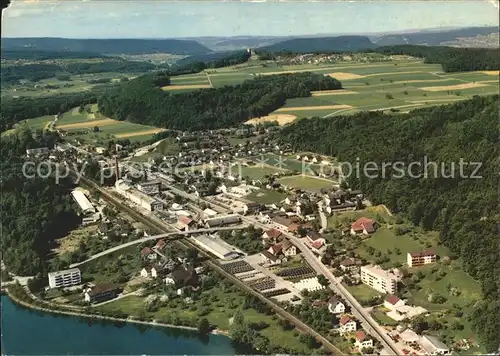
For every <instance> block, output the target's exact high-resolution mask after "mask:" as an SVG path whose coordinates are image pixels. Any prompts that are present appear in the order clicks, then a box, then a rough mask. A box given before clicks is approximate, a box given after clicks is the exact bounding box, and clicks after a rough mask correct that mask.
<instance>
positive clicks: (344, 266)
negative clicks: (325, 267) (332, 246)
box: [339, 258, 358, 272]
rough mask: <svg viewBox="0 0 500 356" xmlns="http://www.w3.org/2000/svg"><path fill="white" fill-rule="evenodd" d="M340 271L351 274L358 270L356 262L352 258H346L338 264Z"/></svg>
mask: <svg viewBox="0 0 500 356" xmlns="http://www.w3.org/2000/svg"><path fill="white" fill-rule="evenodd" d="M339 266H340V269H341V270H342V271H344V272H353V271H356V270H357V269H358V265H357V264H356V260H355V259H354V258H347V259H345V260H343V261H342V262H340V264H339Z"/></svg>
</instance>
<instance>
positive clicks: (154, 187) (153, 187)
mask: <svg viewBox="0 0 500 356" xmlns="http://www.w3.org/2000/svg"><path fill="white" fill-rule="evenodd" d="M160 187H161V182H160V181H159V180H150V181H147V182H141V183H138V184H137V189H138V190H140V191H141V192H143V193H144V194H148V195H153V194H158V193H159V192H160Z"/></svg>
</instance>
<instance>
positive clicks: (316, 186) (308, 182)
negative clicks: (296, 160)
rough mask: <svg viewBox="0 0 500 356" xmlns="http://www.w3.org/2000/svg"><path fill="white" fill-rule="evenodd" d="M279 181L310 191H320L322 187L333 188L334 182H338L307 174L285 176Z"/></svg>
mask: <svg viewBox="0 0 500 356" xmlns="http://www.w3.org/2000/svg"><path fill="white" fill-rule="evenodd" d="M279 182H280V183H281V184H283V185H284V186H287V187H293V188H298V189H303V190H309V191H320V190H321V189H322V188H331V187H332V186H333V185H334V184H336V182H334V181H331V180H328V179H323V178H316V177H312V176H307V175H296V176H289V177H283V178H280V179H279Z"/></svg>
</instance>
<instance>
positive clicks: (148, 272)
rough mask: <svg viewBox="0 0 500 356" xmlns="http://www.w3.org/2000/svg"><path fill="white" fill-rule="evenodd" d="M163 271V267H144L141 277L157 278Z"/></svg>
mask: <svg viewBox="0 0 500 356" xmlns="http://www.w3.org/2000/svg"><path fill="white" fill-rule="evenodd" d="M162 270H163V268H162V267H161V265H155V266H149V267H144V268H143V269H142V270H141V276H142V277H144V278H157V277H158V276H159V275H160V273H161V271H162Z"/></svg>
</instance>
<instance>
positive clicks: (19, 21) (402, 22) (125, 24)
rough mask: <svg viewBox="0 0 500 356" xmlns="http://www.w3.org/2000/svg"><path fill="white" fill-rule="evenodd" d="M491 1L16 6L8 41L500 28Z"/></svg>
mask: <svg viewBox="0 0 500 356" xmlns="http://www.w3.org/2000/svg"><path fill="white" fill-rule="evenodd" d="M492 1H493V0H491V1H481V0H473V1H470V0H468V1H456V0H451V1H447V2H441V1H439V2H438V1H375V2H361V1H360V2H353V1H330V2H326V1H325V2H319V1H314V2H290V1H286V2H284V1H262V0H259V1H251V2H240V1H224V2H222V1H221V2H216V1H190V2H188V1H174V2H172V1H158V0H157V1H146V0H141V1H140V2H139V1H119V0H107V1H106V0H83V1H67V0H59V1H49V0H26V1H21V0H13V1H12V3H11V5H10V6H9V8H7V9H5V10H4V12H3V14H2V37H66V38H176V37H201V36H225V37H229V36H297V35H317V34H342V33H380V32H394V31H406V30H410V29H411V30H420V29H428V28H433V29H435V28H450V27H471V26H498V24H499V19H498V10H497V9H496V8H495V7H496V6H495V4H494V2H492Z"/></svg>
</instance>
